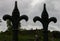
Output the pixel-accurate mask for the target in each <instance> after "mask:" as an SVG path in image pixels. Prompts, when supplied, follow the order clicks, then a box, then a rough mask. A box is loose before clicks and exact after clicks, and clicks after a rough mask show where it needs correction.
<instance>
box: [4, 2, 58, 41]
mask: <svg viewBox="0 0 60 41" xmlns="http://www.w3.org/2000/svg"><path fill="white" fill-rule="evenodd" d="M3 19H4V20H5V21H6V20H7V19H9V20H10V21H11V22H12V29H13V30H12V32H13V34H12V35H13V39H12V41H18V32H19V24H20V27H21V23H20V22H19V21H21V20H22V19H25V20H26V21H28V17H27V16H26V15H22V16H20V13H19V10H18V7H17V1H16V2H15V7H14V10H13V12H12V16H10V15H4V16H3ZM33 21H34V22H36V21H40V22H41V23H42V26H43V41H48V25H49V23H50V22H51V21H53V22H54V23H56V22H57V19H56V18H55V17H51V18H49V15H48V13H47V11H46V4H44V9H43V12H42V15H41V18H40V17H38V16H36V17H34V18H33ZM35 36H36V38H35V40H34V41H39V37H38V34H36V35H35Z"/></svg>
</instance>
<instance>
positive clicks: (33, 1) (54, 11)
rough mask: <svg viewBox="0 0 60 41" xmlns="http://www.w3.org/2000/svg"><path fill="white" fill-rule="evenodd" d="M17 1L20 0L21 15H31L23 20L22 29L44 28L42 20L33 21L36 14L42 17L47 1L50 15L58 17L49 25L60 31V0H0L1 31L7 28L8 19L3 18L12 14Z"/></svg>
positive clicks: (49, 28)
mask: <svg viewBox="0 0 60 41" xmlns="http://www.w3.org/2000/svg"><path fill="white" fill-rule="evenodd" d="M15 1H17V2H18V9H19V11H20V16H21V15H27V16H28V17H29V20H28V22H26V21H25V20H22V21H20V22H21V28H22V29H27V30H29V29H32V28H33V29H36V28H37V29H43V26H42V24H41V22H39V21H37V22H36V23H34V22H33V18H34V17H35V16H39V17H41V14H42V11H43V5H44V3H46V9H47V12H48V14H49V17H56V18H57V23H54V22H51V23H50V24H49V26H48V30H50V31H60V5H59V4H60V0H0V19H1V20H2V22H1V23H0V31H6V30H7V28H8V27H7V24H6V21H4V20H3V19H2V17H3V16H4V15H5V14H9V15H12V12H13V9H14V4H15Z"/></svg>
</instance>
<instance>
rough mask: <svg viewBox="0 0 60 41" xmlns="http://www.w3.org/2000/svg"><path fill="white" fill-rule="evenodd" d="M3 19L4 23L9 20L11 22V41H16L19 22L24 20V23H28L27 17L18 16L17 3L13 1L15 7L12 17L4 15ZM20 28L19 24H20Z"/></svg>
mask: <svg viewBox="0 0 60 41" xmlns="http://www.w3.org/2000/svg"><path fill="white" fill-rule="evenodd" d="M3 19H4V20H5V21H6V20H7V19H9V20H10V21H11V22H12V28H13V30H12V32H13V40H12V41H18V31H19V24H20V21H21V20H22V19H25V20H26V21H28V16H26V15H22V16H20V13H19V10H18V7H17V1H15V7H14V10H13V12H12V16H10V15H4V16H3ZM20 27H21V24H20Z"/></svg>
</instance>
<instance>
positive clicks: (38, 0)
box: [31, 0, 45, 6]
mask: <svg viewBox="0 0 60 41" xmlns="http://www.w3.org/2000/svg"><path fill="white" fill-rule="evenodd" d="M42 2H45V0H33V1H32V3H31V5H32V6H35V5H36V4H38V3H40V4H41V3H42Z"/></svg>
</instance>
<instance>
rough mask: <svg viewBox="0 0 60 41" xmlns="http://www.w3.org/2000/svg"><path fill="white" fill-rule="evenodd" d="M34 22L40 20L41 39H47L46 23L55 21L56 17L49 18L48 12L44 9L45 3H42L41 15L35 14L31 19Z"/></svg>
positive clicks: (46, 40) (45, 40) (44, 40)
mask: <svg viewBox="0 0 60 41" xmlns="http://www.w3.org/2000/svg"><path fill="white" fill-rule="evenodd" d="M33 21H34V22H36V21H40V22H41V23H42V25H43V36H44V37H43V41H48V25H49V23H50V22H51V21H53V22H54V23H56V22H57V19H56V18H55V17H51V18H49V16H48V13H47V11H46V4H44V9H43V12H42V15H41V18H40V17H38V16H36V17H35V18H34V19H33Z"/></svg>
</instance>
